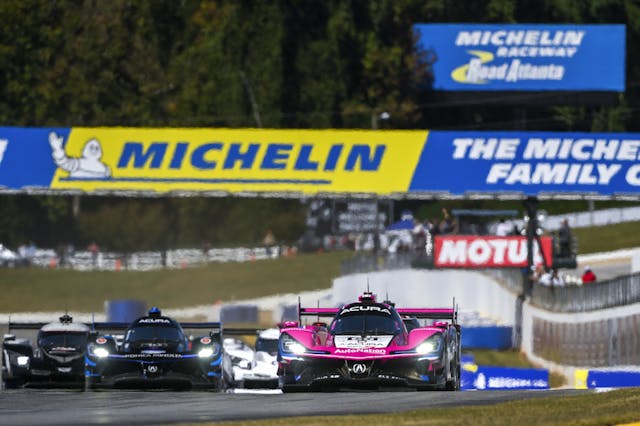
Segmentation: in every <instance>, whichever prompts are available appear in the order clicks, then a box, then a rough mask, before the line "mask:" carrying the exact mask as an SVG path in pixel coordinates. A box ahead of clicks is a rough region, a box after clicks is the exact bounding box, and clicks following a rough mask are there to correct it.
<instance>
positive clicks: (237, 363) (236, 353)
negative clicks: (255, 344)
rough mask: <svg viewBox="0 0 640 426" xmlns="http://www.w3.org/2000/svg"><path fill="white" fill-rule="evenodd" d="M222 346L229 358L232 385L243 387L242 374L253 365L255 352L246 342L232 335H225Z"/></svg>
mask: <svg viewBox="0 0 640 426" xmlns="http://www.w3.org/2000/svg"><path fill="white" fill-rule="evenodd" d="M223 346H224V351H225V352H226V353H227V354H228V355H229V357H230V358H231V365H232V366H233V386H234V387H243V386H244V376H245V374H246V373H247V372H248V371H250V370H251V368H252V366H253V361H254V357H255V352H254V350H253V348H252V347H251V346H249V345H248V344H247V343H245V342H243V341H242V340H240V339H235V338H232V337H225V339H224V342H223Z"/></svg>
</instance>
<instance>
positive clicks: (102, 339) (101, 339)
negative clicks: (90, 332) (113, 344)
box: [96, 337, 107, 345]
mask: <svg viewBox="0 0 640 426" xmlns="http://www.w3.org/2000/svg"><path fill="white" fill-rule="evenodd" d="M96 343H97V344H99V345H104V344H105V343H107V339H105V338H104V337H98V338H97V339H96Z"/></svg>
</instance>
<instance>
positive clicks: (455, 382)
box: [445, 361, 460, 391]
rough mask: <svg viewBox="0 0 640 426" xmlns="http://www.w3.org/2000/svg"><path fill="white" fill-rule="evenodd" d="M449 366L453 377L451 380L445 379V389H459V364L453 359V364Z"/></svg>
mask: <svg viewBox="0 0 640 426" xmlns="http://www.w3.org/2000/svg"><path fill="white" fill-rule="evenodd" d="M450 368H451V376H452V377H453V378H452V379H451V380H447V384H446V385H445V389H446V390H448V391H459V390H460V364H459V363H457V362H455V361H454V362H453V365H452V366H451V367H450Z"/></svg>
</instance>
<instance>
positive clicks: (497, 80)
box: [414, 24, 626, 92]
mask: <svg viewBox="0 0 640 426" xmlns="http://www.w3.org/2000/svg"><path fill="white" fill-rule="evenodd" d="M414 31H415V32H416V33H417V36H418V37H419V41H418V48H419V49H420V50H421V51H423V52H424V53H425V60H427V61H431V60H433V61H434V62H433V73H434V83H433V87H434V89H438V90H451V91H502V90H510V91H530V90H531V91H535V90H553V91H613V92H623V91H624V89H625V49H626V48H625V26H624V25H569V24H562V25H542V24H491V25H485V24H417V25H414Z"/></svg>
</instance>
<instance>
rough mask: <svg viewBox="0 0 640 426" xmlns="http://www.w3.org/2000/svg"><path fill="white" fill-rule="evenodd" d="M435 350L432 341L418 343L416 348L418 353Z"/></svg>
mask: <svg viewBox="0 0 640 426" xmlns="http://www.w3.org/2000/svg"><path fill="white" fill-rule="evenodd" d="M435 350H436V345H435V344H434V343H433V342H424V343H420V344H419V345H418V347H417V348H416V352H418V353H419V354H428V353H431V352H433V351H435Z"/></svg>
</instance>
